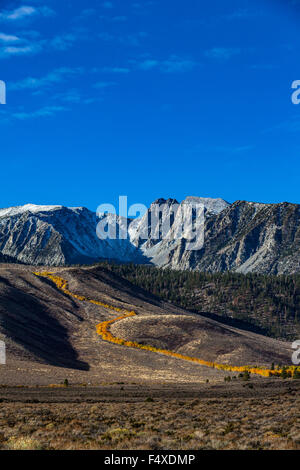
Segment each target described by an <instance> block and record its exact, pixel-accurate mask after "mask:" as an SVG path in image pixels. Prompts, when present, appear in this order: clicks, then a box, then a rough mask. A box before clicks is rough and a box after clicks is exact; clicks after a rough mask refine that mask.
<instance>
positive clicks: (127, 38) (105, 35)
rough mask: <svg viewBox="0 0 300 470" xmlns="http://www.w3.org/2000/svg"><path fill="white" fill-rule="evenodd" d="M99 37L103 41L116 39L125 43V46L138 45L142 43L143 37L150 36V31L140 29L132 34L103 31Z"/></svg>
mask: <svg viewBox="0 0 300 470" xmlns="http://www.w3.org/2000/svg"><path fill="white" fill-rule="evenodd" d="M98 37H99V38H100V39H102V40H103V41H107V42H113V41H115V42H118V43H120V44H124V45H125V46H133V47H138V46H140V45H141V44H142V41H143V39H145V38H147V37H148V33H146V32H145V31H139V32H137V33H132V34H123V35H117V34H112V33H110V32H107V31H102V32H101V33H98Z"/></svg>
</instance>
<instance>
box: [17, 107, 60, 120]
mask: <svg viewBox="0 0 300 470" xmlns="http://www.w3.org/2000/svg"><path fill="white" fill-rule="evenodd" d="M66 110H67V108H66V107H65V106H44V107H43V108H39V109H37V110H35V111H30V112H26V111H20V112H16V113H12V114H11V115H10V116H11V117H12V118H14V119H18V120H22V121H24V120H26V119H34V118H41V117H51V116H54V115H55V114H57V113H59V112H61V111H66Z"/></svg>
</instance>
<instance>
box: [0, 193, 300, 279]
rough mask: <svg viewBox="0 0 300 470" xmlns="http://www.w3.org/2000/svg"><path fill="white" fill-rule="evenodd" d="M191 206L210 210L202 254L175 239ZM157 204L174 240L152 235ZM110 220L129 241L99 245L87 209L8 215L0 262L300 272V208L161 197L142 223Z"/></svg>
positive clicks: (1, 221) (17, 210)
mask: <svg viewBox="0 0 300 470" xmlns="http://www.w3.org/2000/svg"><path fill="white" fill-rule="evenodd" d="M189 203H192V204H193V205H196V206H197V205H198V204H199V205H202V207H203V206H204V222H203V230H204V244H203V246H202V247H201V248H200V249H196V250H190V249H187V246H188V245H187V240H186V238H185V234H184V232H183V235H182V237H179V238H178V237H177V238H174V239H172V235H173V234H174V233H177V232H178V230H179V228H180V224H181V214H182V211H183V210H184V208H185V206H186V205H187V204H189ZM155 205H156V206H157V205H159V206H160V207H161V212H162V216H163V217H165V218H166V219H168V218H169V221H170V227H169V232H168V237H165V238H163V239H162V238H160V237H158V238H155V237H154V238H153V237H152V236H151V229H152V227H151V217H150V215H151V210H153V207H154V206H155ZM109 218H110V219H109V220H110V221H115V222H116V226H117V233H119V230H120V228H121V227H122V229H123V232H124V227H126V230H127V238H126V237H125V238H126V239H119V238H117V239H113V240H112V239H109V238H107V239H99V238H98V236H97V234H96V228H97V225H98V223H99V220H100V219H99V218H98V217H97V216H96V214H95V213H93V212H92V211H90V210H88V209H86V208H84V207H77V208H67V207H63V206H36V205H33V204H27V205H25V206H20V207H12V208H8V209H1V210H0V261H1V260H2V261H3V262H11V261H12V260H13V261H15V262H22V263H26V264H32V265H49V266H53V265H69V264H90V263H93V262H96V261H99V260H103V259H110V260H116V261H119V262H126V263H127V262H133V263H151V264H154V265H156V266H162V267H169V268H172V269H187V270H199V271H208V272H224V271H236V272H242V273H247V272H259V273H268V274H292V273H297V272H300V206H299V205H298V204H291V203H287V202H284V203H280V204H262V203H254V202H247V201H236V202H235V203H233V204H229V203H228V202H226V201H224V200H223V199H210V198H197V197H188V198H186V199H185V200H184V201H182V202H181V203H178V202H177V201H176V200H175V199H168V200H165V199H158V200H157V201H155V202H154V203H153V204H152V205H151V206H150V208H149V210H148V212H147V213H146V214H145V215H144V216H143V217H142V218H139V219H134V220H132V219H124V218H121V217H118V216H113V215H110V216H109ZM195 222H196V223H197V220H196V221H195ZM154 232H155V230H154Z"/></svg>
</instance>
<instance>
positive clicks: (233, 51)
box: [205, 47, 242, 61]
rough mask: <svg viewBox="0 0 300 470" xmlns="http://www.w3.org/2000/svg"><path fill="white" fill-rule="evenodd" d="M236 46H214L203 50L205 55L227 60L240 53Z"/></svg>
mask: <svg viewBox="0 0 300 470" xmlns="http://www.w3.org/2000/svg"><path fill="white" fill-rule="evenodd" d="M241 52H242V50H241V49H240V48H238V47H231V48H230V47H214V48H212V49H209V50H207V51H206V52H205V56H206V57H208V58H210V59H215V60H221V61H222V60H229V59H231V57H233V56H236V55H239V54H241Z"/></svg>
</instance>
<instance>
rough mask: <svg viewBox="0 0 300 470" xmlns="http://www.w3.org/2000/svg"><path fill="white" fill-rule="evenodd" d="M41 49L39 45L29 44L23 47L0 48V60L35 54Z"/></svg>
mask: <svg viewBox="0 0 300 470" xmlns="http://www.w3.org/2000/svg"><path fill="white" fill-rule="evenodd" d="M41 48H42V47H41V45H40V44H38V43H31V44H26V45H23V46H5V47H1V46H0V58H8V57H12V56H21V55H31V54H36V53H37V52H39V51H40V50H41Z"/></svg>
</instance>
